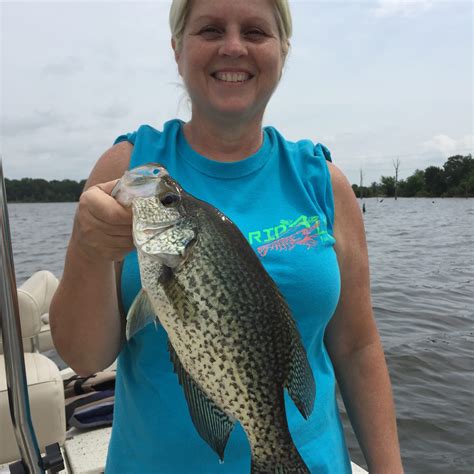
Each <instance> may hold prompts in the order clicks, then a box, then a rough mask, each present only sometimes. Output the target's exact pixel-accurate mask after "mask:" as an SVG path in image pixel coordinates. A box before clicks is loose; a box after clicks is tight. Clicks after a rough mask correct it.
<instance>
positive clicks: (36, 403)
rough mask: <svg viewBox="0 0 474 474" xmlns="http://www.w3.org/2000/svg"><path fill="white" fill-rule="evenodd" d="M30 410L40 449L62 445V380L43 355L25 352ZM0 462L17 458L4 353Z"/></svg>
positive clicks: (1, 360) (0, 361)
mask: <svg viewBox="0 0 474 474" xmlns="http://www.w3.org/2000/svg"><path fill="white" fill-rule="evenodd" d="M24 355H25V369H26V379H27V383H28V395H29V399H30V412H31V419H32V422H33V426H34V429H35V432H36V438H37V440H38V445H39V447H40V450H41V451H42V452H44V448H45V446H47V445H49V444H53V443H56V442H57V443H59V444H60V445H63V444H64V441H65V438H66V419H65V418H66V415H65V412H64V388H63V380H62V377H61V374H60V372H59V369H58V368H57V366H56V364H55V363H54V362H53V361H52V360H50V359H48V358H47V357H46V356H43V355H41V354H37V353H34V352H33V353H29V352H25V353H24ZM0 426H1V427H2V429H1V430H0V464H5V463H9V462H12V461H15V460H18V459H19V457H20V453H19V451H18V447H17V444H16V438H15V435H14V432H13V425H12V421H11V418H10V408H9V403H8V394H7V381H6V374H5V356H4V355H3V354H2V355H0Z"/></svg>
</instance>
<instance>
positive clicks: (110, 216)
mask: <svg viewBox="0 0 474 474" xmlns="http://www.w3.org/2000/svg"><path fill="white" fill-rule="evenodd" d="M116 183H117V180H113V181H108V182H106V183H101V184H97V185H95V186H92V187H90V188H88V189H87V191H85V192H84V193H83V194H82V195H81V198H80V200H79V205H78V208H77V211H76V215H75V219H74V229H73V234H72V237H71V243H73V244H74V245H75V246H76V248H77V249H78V250H79V251H80V252H81V253H82V255H83V256H84V257H85V258H86V259H88V260H92V261H96V260H97V259H101V260H107V261H114V262H117V261H120V260H123V258H124V257H125V255H126V254H127V253H129V252H130V251H131V250H132V249H133V238H132V212H131V209H127V208H125V207H123V206H122V205H120V204H119V203H118V202H117V201H116V200H115V199H114V198H113V197H112V196H111V195H110V193H111V192H112V189H113V188H114V186H115V184H116Z"/></svg>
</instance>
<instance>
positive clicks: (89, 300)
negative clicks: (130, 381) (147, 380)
mask: <svg viewBox="0 0 474 474" xmlns="http://www.w3.org/2000/svg"><path fill="white" fill-rule="evenodd" d="M131 150H132V145H131V144H129V143H127V142H123V143H120V144H118V145H115V146H114V147H112V148H111V149H109V150H108V151H107V152H105V153H104V155H102V157H101V158H100V159H99V161H98V162H97V164H96V166H95V167H94V169H93V171H92V173H91V175H90V177H89V179H88V181H87V183H86V187H85V189H86V190H85V192H84V193H83V194H82V195H81V198H80V201H79V205H78V207H77V211H76V215H75V218H74V226H73V231H72V235H71V239H70V241H69V246H68V249H67V254H66V261H65V266H64V272H63V276H62V278H61V281H60V283H59V286H58V289H57V290H56V293H55V295H54V297H53V299H52V301H51V306H50V311H49V314H50V324H51V333H52V336H53V340H54V345H55V347H56V349H57V351H58V353H59V355H60V356H61V357H62V358H63V360H64V361H65V362H66V363H67V364H68V365H69V366H70V367H71V368H72V369H73V370H75V371H76V372H77V373H78V374H80V375H89V374H92V373H94V372H97V371H99V370H103V369H104V368H106V367H108V366H109V365H110V364H111V363H112V362H113V361H114V360H115V358H116V357H117V355H118V353H119V351H120V347H121V344H122V340H123V328H122V324H121V317H120V311H119V302H118V297H117V290H116V288H117V287H116V272H115V268H114V262H119V261H121V260H122V259H123V258H124V256H125V255H126V254H127V253H128V252H129V251H130V250H131V249H132V248H133V240H132V229H131V222H132V219H131V212H130V211H128V210H126V209H124V208H123V207H122V206H121V205H120V204H118V203H117V202H116V201H115V199H113V198H112V197H111V196H110V192H111V191H112V188H113V186H114V183H115V180H116V179H118V178H120V177H121V176H122V175H123V173H124V172H125V170H126V169H127V168H128V165H129V162H130V154H131ZM99 183H102V184H99Z"/></svg>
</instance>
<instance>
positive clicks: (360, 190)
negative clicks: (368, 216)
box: [359, 168, 365, 213]
mask: <svg viewBox="0 0 474 474" xmlns="http://www.w3.org/2000/svg"><path fill="white" fill-rule="evenodd" d="M363 186H364V172H363V171H362V168H361V169H360V186H359V198H360V200H361V202H362V200H363V199H364V189H363ZM362 212H364V213H365V202H362Z"/></svg>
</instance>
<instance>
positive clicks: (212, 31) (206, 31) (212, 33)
mask: <svg viewBox="0 0 474 474" xmlns="http://www.w3.org/2000/svg"><path fill="white" fill-rule="evenodd" d="M199 34H200V35H201V36H203V37H204V38H207V39H212V38H217V37H218V36H220V34H221V30H219V28H216V27H214V26H206V27H205V28H203V29H202V30H201V31H200V32H199Z"/></svg>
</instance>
